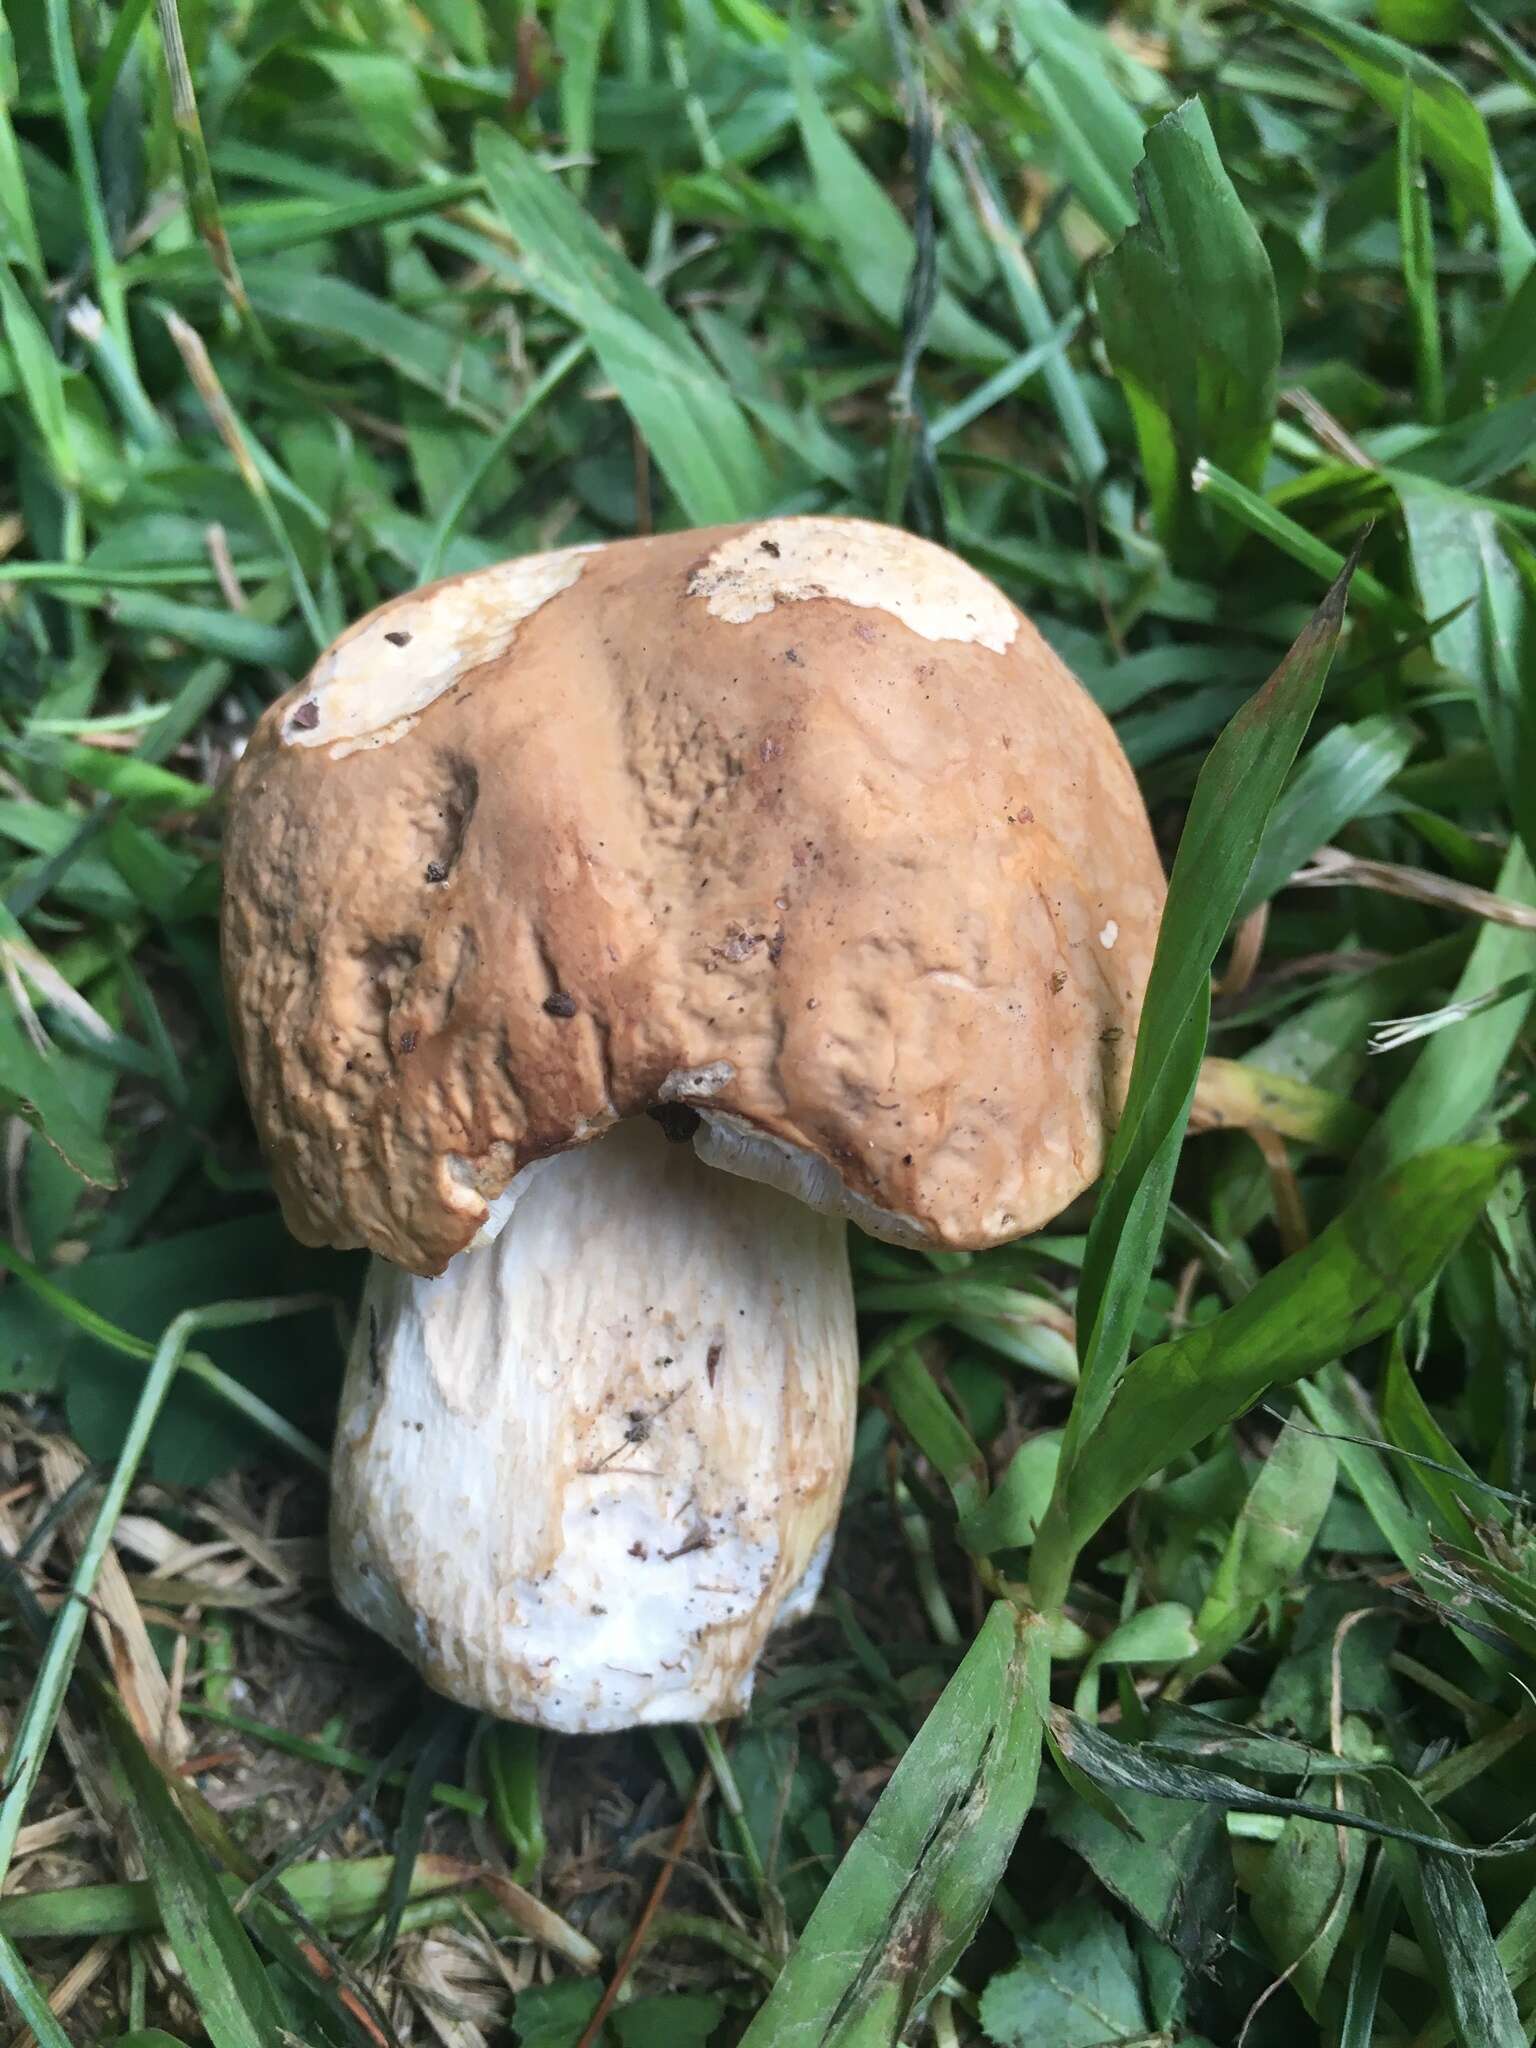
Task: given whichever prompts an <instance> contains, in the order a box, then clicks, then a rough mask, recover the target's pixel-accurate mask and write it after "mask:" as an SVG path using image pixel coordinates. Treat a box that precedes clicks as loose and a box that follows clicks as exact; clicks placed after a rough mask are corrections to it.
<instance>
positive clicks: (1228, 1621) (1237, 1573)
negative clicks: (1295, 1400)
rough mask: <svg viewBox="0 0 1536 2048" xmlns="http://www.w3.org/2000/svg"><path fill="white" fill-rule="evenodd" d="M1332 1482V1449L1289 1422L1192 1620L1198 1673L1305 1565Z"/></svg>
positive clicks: (1334, 1471) (1335, 1465)
mask: <svg viewBox="0 0 1536 2048" xmlns="http://www.w3.org/2000/svg"><path fill="white" fill-rule="evenodd" d="M1337 1477H1338V1459H1337V1457H1336V1456H1335V1454H1334V1449H1333V1446H1332V1445H1331V1444H1330V1443H1328V1442H1327V1441H1326V1440H1325V1439H1324V1438H1322V1437H1319V1436H1316V1435H1314V1434H1313V1433H1312V1432H1311V1431H1307V1430H1301V1429H1297V1428H1295V1427H1294V1426H1293V1425H1292V1424H1291V1423H1289V1422H1288V1423H1287V1424H1286V1426H1285V1428H1284V1429H1283V1430H1281V1432H1280V1435H1279V1436H1278V1437H1277V1438H1276V1440H1275V1443H1274V1445H1273V1447H1272V1449H1271V1450H1270V1453H1269V1455H1268V1457H1267V1458H1265V1460H1264V1462H1263V1464H1262V1465H1260V1467H1259V1470H1258V1474H1257V1476H1256V1478H1255V1479H1254V1482H1253V1485H1252V1487H1251V1489H1250V1490H1249V1494H1248V1498H1247V1500H1245V1501H1244V1503H1243V1506H1242V1511H1241V1513H1240V1514H1239V1515H1238V1517H1237V1520H1236V1521H1235V1522H1234V1523H1233V1524H1232V1530H1231V1534H1230V1535H1229V1536H1228V1538H1227V1542H1226V1547H1225V1548H1224V1550H1223V1552H1222V1556H1221V1562H1220V1563H1219V1564H1218V1565H1217V1567H1216V1573H1215V1576H1214V1577H1213V1578H1212V1580H1211V1584H1210V1589H1209V1591H1208V1592H1207V1593H1206V1596H1205V1599H1204V1601H1203V1602H1202V1604H1201V1608H1200V1612H1199V1614H1198V1615H1197V1616H1196V1617H1195V1634H1196V1636H1197V1637H1198V1639H1199V1644H1200V1650H1199V1658H1198V1663H1197V1667H1196V1668H1197V1669H1203V1668H1204V1667H1205V1666H1206V1665H1207V1664H1211V1663H1214V1662H1215V1661H1216V1659H1217V1658H1219V1657H1224V1656H1225V1655H1226V1653H1227V1651H1228V1650H1229V1649H1231V1648H1232V1646H1233V1644H1234V1643H1237V1642H1240V1641H1241V1640H1242V1638H1243V1636H1244V1635H1245V1634H1246V1633H1247V1631H1248V1628H1249V1627H1250V1625H1251V1624H1252V1622H1253V1620H1254V1618H1255V1616H1256V1615H1257V1614H1258V1612H1259V1609H1260V1608H1261V1607H1262V1606H1263V1604H1264V1602H1265V1601H1266V1600H1267V1599H1268V1598H1269V1597H1270V1595H1271V1594H1273V1593H1277V1592H1279V1590H1280V1589H1281V1587H1283V1586H1284V1585H1286V1584H1287V1583H1288V1582H1289V1581H1290V1580H1291V1578H1292V1577H1293V1576H1294V1574H1295V1573H1296V1572H1298V1571H1299V1570H1300V1569H1301V1567H1302V1565H1303V1564H1305V1562H1306V1559H1307V1554H1308V1552H1309V1551H1310V1550H1311V1548H1312V1543H1313V1540H1314V1538H1315V1537H1316V1535H1317V1532H1318V1529H1319V1527H1320V1526H1321V1524H1322V1519H1323V1516H1324V1515H1325V1514H1326V1513H1327V1512H1328V1503H1329V1502H1330V1501H1331V1500H1332V1499H1333V1489H1334V1483H1335V1481H1336V1479H1337Z"/></svg>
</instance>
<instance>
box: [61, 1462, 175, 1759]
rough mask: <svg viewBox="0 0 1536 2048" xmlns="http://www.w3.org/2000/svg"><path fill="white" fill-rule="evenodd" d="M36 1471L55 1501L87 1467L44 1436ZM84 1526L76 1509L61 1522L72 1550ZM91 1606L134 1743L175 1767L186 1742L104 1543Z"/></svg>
mask: <svg viewBox="0 0 1536 2048" xmlns="http://www.w3.org/2000/svg"><path fill="white" fill-rule="evenodd" d="M42 1470H43V1485H44V1487H45V1488H46V1490H47V1493H48V1497H49V1499H50V1500H55V1501H56V1500H58V1499H60V1498H61V1497H62V1496H63V1495H64V1494H65V1493H67V1492H68V1491H69V1489H70V1487H71V1486H73V1485H74V1484H75V1482H76V1481H77V1480H78V1479H79V1478H80V1477H81V1475H82V1474H83V1473H84V1472H85V1471H86V1470H87V1466H86V1461H85V1458H84V1456H83V1455H82V1454H81V1452H80V1451H79V1449H78V1448H77V1447H76V1446H75V1445H74V1444H73V1443H71V1442H70V1441H69V1440H68V1439H67V1438H64V1437H49V1438H47V1439H46V1440H45V1441H44V1444H43V1450H42ZM89 1526H90V1514H89V1510H88V1509H87V1508H86V1507H84V1506H82V1507H80V1508H78V1509H76V1510H75V1511H74V1512H73V1513H71V1514H70V1515H68V1516H67V1517H66V1518H65V1520H64V1523H63V1527H62V1531H61V1533H62V1535H63V1537H64V1540H65V1542H66V1543H67V1544H68V1545H69V1546H70V1547H71V1548H74V1547H75V1546H76V1545H78V1544H79V1543H80V1542H82V1541H83V1540H84V1537H85V1534H86V1531H87V1530H88V1528H89ZM92 1606H93V1608H94V1610H95V1613H94V1625H95V1628H96V1633H97V1636H98V1638H99V1639H100V1642H101V1647H102V1650H103V1652H104V1653H105V1655H106V1657H107V1659H108V1661H109V1663H110V1665H111V1668H112V1675H113V1678H114V1679H115V1681H116V1683H117V1688H118V1691H119V1692H120V1693H121V1694H122V1697H123V1704H124V1706H125V1707H126V1708H127V1710H128V1713H129V1715H130V1717H131V1719H132V1720H133V1723H134V1726H135V1728H136V1729H137V1731H138V1734H139V1738H140V1740H141V1741H142V1742H143V1743H144V1745H145V1747H146V1748H147V1749H149V1750H150V1751H152V1752H156V1751H157V1752H158V1753H159V1754H160V1755H162V1756H163V1757H164V1758H165V1759H166V1761H167V1762H168V1763H170V1764H172V1765H175V1764H177V1763H179V1762H180V1761H181V1759H182V1758H183V1757H184V1756H186V1755H187V1754H188V1752H189V1749H190V1747H191V1744H190V1738H189V1737H188V1734H187V1730H186V1728H185V1726H184V1725H183V1723H182V1721H181V1719H180V1717H179V1716H178V1715H177V1713H176V1711H175V1709H174V1707H173V1705H172V1702H171V1693H170V1687H169V1686H168V1684H167V1683H166V1678H165V1673H164V1672H163V1671H162V1670H161V1668H160V1659H159V1658H158V1657H157V1656H156V1654H155V1647H154V1644H153V1643H152V1642H151V1641H150V1639H149V1630H148V1629H147V1627H146V1626H145V1623H144V1616H143V1614H142V1613H141V1612H140V1610H139V1603H138V1602H137V1600H135V1598H134V1597H133V1591H132V1588H131V1587H130V1586H129V1584H128V1575H127V1573H126V1572H125V1571H124V1570H123V1566H122V1560H121V1559H120V1558H119V1557H118V1554H117V1551H116V1549H115V1548H114V1547H112V1546H110V1545H109V1546H108V1549H107V1552H106V1555H105V1557H104V1558H103V1559H102V1562H101V1570H100V1572H99V1573H98V1574H97V1578H96V1588H95V1593H94V1596H93V1600H92Z"/></svg>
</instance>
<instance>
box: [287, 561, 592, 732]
mask: <svg viewBox="0 0 1536 2048" xmlns="http://www.w3.org/2000/svg"><path fill="white" fill-rule="evenodd" d="M598 545H601V544H600V543H599V544H598ZM595 551H596V550H595V548H594V547H592V546H587V547H579V548H561V549H559V550H558V551H557V552H555V553H553V554H548V555H528V556H525V557H524V558H523V559H522V560H520V561H516V562H501V563H499V564H498V565H497V566H496V567H495V568H493V569H482V570H481V571H479V573H478V574H476V575H473V576H465V577H463V578H462V579H461V580H460V581H459V582H457V583H446V584H443V585H442V586H441V587H440V588H438V589H435V590H434V589H427V590H423V591H417V592H413V593H412V594H411V595H410V596H408V597H401V598H397V599H396V600H395V602H394V603H393V604H389V605H385V606H383V607H382V608H381V609H380V610H379V611H376V612H374V613H373V614H372V615H371V616H370V617H369V618H366V619H364V620H362V621H361V623H360V624H358V625H356V626H354V627H353V628H352V630H351V631H350V632H348V633H343V634H342V636H341V638H340V639H339V640H338V641H337V642H336V644H335V645H334V646H333V647H332V648H330V649H329V651H328V652H327V653H325V654H323V655H322V656H321V657H320V659H319V661H318V662H316V664H315V666H314V668H313V669H312V670H311V671H310V676H309V682H308V685H307V687H306V688H305V691H304V694H303V695H302V696H301V697H300V698H299V699H298V701H297V702H296V703H295V704H294V705H293V707H292V709H291V710H290V711H289V713H288V715H287V717H286V718H285V719H284V720H283V727H282V737H283V741H284V743H285V744H286V745H288V746H295V747H329V748H331V750H332V759H333V760H340V759H341V758H342V757H343V756H344V755H347V754H351V753H356V752H357V751H358V750H359V749H361V748H366V747H379V746H388V745H389V744H390V743H391V742H392V741H394V740H398V739H403V738H404V737H405V735H406V734H407V733H408V732H409V731H410V730H411V728H412V726H414V724H415V723H416V720H417V719H418V717H419V716H420V715H421V713H422V712H423V711H425V710H426V708H427V706H428V705H429V704H430V703H432V701H433V700H434V698H437V697H440V696H441V695H442V694H443V692H444V691H445V690H448V689H451V688H452V687H453V685H454V684H455V683H456V682H457V681H458V680H459V678H460V677H461V676H463V675H466V674H468V672H469V671H470V670H471V669H474V668H478V667H480V665H481V664H482V663H483V662H487V661H495V660H496V659H498V657H499V656H501V655H503V654H505V653H506V651H507V649H508V648H509V647H510V646H511V645H512V642H513V640H514V639H515V638H516V636H517V629H518V627H519V626H521V625H522V624H523V622H524V620H526V619H529V618H531V617H532V616H533V614H534V613H535V612H536V611H538V610H539V608H540V606H541V605H546V604H548V602H549V600H550V599H551V598H552V597H558V596H559V595H560V593H561V591H562V590H569V589H570V587H571V585H572V584H573V583H574V582H575V581H576V579H577V578H578V577H579V576H580V574H581V572H582V568H583V566H584V564H585V560H586V557H587V556H588V555H590V554H592V553H594V552H595Z"/></svg>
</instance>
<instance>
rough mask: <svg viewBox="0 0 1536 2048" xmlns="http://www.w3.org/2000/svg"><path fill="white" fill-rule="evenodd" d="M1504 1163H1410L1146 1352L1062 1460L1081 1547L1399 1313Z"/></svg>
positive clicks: (1071, 1521)
mask: <svg viewBox="0 0 1536 2048" xmlns="http://www.w3.org/2000/svg"><path fill="white" fill-rule="evenodd" d="M1508 1160H1509V1155H1508V1153H1507V1152H1506V1151H1504V1150H1503V1149H1501V1148H1500V1147H1497V1146H1492V1145H1487V1146H1465V1147H1455V1146H1453V1147H1447V1148H1445V1149H1442V1150H1440V1151H1437V1152H1427V1153H1424V1154H1423V1155H1422V1156H1420V1157H1419V1158H1416V1159H1412V1160H1410V1161H1409V1162H1408V1163H1407V1164H1406V1165H1404V1166H1402V1167H1399V1168H1398V1169H1397V1170H1396V1171H1395V1172H1394V1173H1392V1174H1390V1175H1389V1176H1388V1177H1387V1178H1386V1179H1385V1180H1382V1181H1379V1182H1377V1183H1376V1184H1374V1185H1373V1186H1372V1187H1370V1188H1368V1189H1367V1190H1366V1191H1365V1193H1363V1194H1362V1195H1361V1196H1360V1197H1359V1198H1358V1199H1357V1200H1356V1201H1354V1202H1353V1203H1351V1204H1350V1206H1349V1207H1348V1208H1347V1209H1345V1210H1344V1211H1343V1213H1342V1214H1341V1215H1340V1216H1338V1217H1337V1218H1336V1219H1335V1221H1334V1222H1333V1223H1331V1224H1330V1225H1329V1226H1328V1228H1327V1229H1326V1230H1325V1231H1324V1232H1323V1233H1322V1235H1321V1236H1320V1237H1318V1238H1317V1239H1316V1241H1315V1242H1314V1243H1313V1244H1311V1245H1310V1246H1308V1248H1307V1249H1306V1250H1305V1251H1303V1252H1298V1253H1296V1254H1295V1255H1294V1256H1293V1257H1292V1258H1289V1259H1287V1260H1286V1261H1285V1262H1284V1263H1283V1264H1282V1265H1280V1266H1277V1267H1276V1268H1275V1269H1274V1270H1273V1271H1272V1272H1270V1273H1267V1274H1266V1275H1265V1276H1264V1278H1263V1279H1262V1280H1261V1281H1260V1282H1259V1283H1258V1285H1257V1286H1256V1287H1255V1288H1254V1289H1253V1290H1252V1292H1251V1293H1249V1294H1247V1295H1246V1296H1245V1297H1244V1298H1243V1300H1242V1301H1240V1302H1239V1303H1238V1304H1237V1306H1236V1307H1235V1308H1229V1309H1228V1310H1226V1311H1225V1313H1224V1314H1222V1315H1220V1316H1217V1317H1216V1319H1215V1320H1214V1321H1213V1322H1210V1323H1206V1324H1204V1325H1202V1326H1201V1327H1200V1328H1199V1329H1196V1330H1191V1331H1189V1332H1187V1333H1186V1334H1185V1335H1184V1336H1182V1337H1175V1338H1173V1339H1171V1340H1170V1341H1169V1342H1167V1343H1164V1344H1159V1345H1157V1346H1155V1347H1154V1348H1153V1349H1152V1350H1151V1351H1144V1352H1143V1353H1142V1354H1141V1356H1140V1357H1139V1358H1138V1359H1137V1360H1136V1361H1135V1363H1134V1364H1133V1365H1131V1366H1130V1367H1128V1368H1127V1370H1126V1372H1125V1373H1124V1375H1123V1376H1122V1378H1121V1380H1120V1383H1119V1385H1118V1387H1117V1388H1116V1389H1115V1392H1114V1395H1113V1398H1112V1399H1111V1401H1110V1403H1109V1405H1108V1407H1107V1409H1106V1410H1105V1412H1104V1414H1103V1418H1102V1420H1101V1421H1100V1422H1099V1424H1098V1427H1097V1428H1096V1429H1095V1430H1094V1432H1093V1434H1092V1435H1091V1436H1090V1437H1089V1438H1088V1439H1087V1441H1086V1442H1085V1443H1084V1444H1083V1446H1082V1449H1081V1452H1080V1453H1079V1455H1078V1456H1077V1458H1076V1459H1075V1461H1074V1463H1073V1464H1072V1466H1071V1467H1070V1468H1069V1467H1067V1466H1066V1465H1065V1464H1064V1465H1063V1471H1062V1480H1061V1482H1060V1486H1059V1493H1060V1495H1061V1499H1062V1508H1063V1513H1064V1518H1065V1521H1066V1524H1067V1529H1068V1532H1069V1540H1070V1543H1071V1546H1072V1547H1073V1548H1074V1549H1078V1548H1081V1546H1082V1545H1083V1544H1084V1543H1086V1542H1087V1540H1088V1538H1089V1537H1090V1536H1092V1535H1093V1534H1094V1532H1095V1531H1096V1530H1097V1529H1099V1528H1100V1527H1101V1526H1102V1524H1103V1523H1104V1522H1105V1521H1106V1520H1107V1519H1108V1518H1109V1516H1110V1515H1111V1514H1113V1513H1114V1511H1115V1509H1116V1508H1117V1507H1118V1506H1119V1505H1120V1503H1121V1502H1122V1501H1123V1500H1125V1499H1126V1498H1127V1497H1128V1496H1129V1495H1130V1494H1131V1493H1132V1492H1133V1491H1134V1490H1135V1488H1136V1487H1138V1486H1140V1485H1141V1484H1142V1483H1143V1482H1144V1481H1145V1480H1147V1479H1149V1478H1150V1477H1151V1476H1152V1474H1153V1473H1154V1472H1156V1471H1158V1470H1159V1469H1160V1468H1161V1467H1162V1466H1164V1465H1166V1464H1167V1463H1168V1462H1169V1461H1170V1460H1171V1459H1172V1458H1175V1457H1177V1456H1178V1455H1179V1454H1180V1453H1181V1452H1183V1451H1186V1450H1189V1449H1191V1448H1193V1446H1194V1445H1195V1444H1197V1443H1199V1442H1200V1441H1201V1439H1202V1438H1203V1437H1206V1436H1208V1435H1209V1434H1210V1433H1211V1431H1212V1430H1214V1429H1218V1428H1220V1427H1221V1425H1222V1424H1223V1423H1226V1422H1231V1421H1233V1420H1234V1419H1235V1418H1236V1417H1237V1416H1239V1415H1241V1414H1242V1412H1243V1410H1244V1409H1245V1408H1248V1407H1250V1406H1251V1405H1252V1403H1253V1402H1254V1401H1256V1400H1258V1399H1259V1397H1260V1396H1261V1395H1262V1394H1264V1393H1265V1392H1266V1391H1267V1390H1268V1389H1269V1388H1271V1387H1274V1386H1279V1385H1283V1384H1285V1383H1286V1382H1288V1381H1290V1380H1294V1379H1298V1378H1300V1377H1301V1375H1302V1374H1303V1373H1307V1372H1311V1371H1313V1370H1315V1369H1316V1368H1317V1367H1318V1366H1320V1365H1324V1364H1326V1363H1327V1362H1328V1360H1329V1359H1331V1358H1333V1357H1335V1356H1337V1355H1338V1354H1339V1353H1340V1352H1342V1351H1345V1350H1348V1349H1352V1348H1353V1347H1354V1346H1356V1345H1359V1344H1363V1343H1366V1342H1368V1341H1369V1340H1370V1338H1372V1337H1373V1336H1377V1335H1379V1334H1380V1333H1381V1332H1382V1331H1383V1330H1388V1329H1391V1328H1393V1327H1394V1326H1395V1325H1396V1324H1397V1323H1398V1322H1400V1321H1401V1319H1402V1318H1403V1316H1405V1315H1406V1314H1407V1313H1408V1310H1409V1308H1410V1307H1411V1306H1412V1304H1413V1302H1414V1300H1415V1298H1416V1297H1417V1296H1418V1295H1419V1294H1420V1293H1422V1291H1423V1290H1424V1288H1425V1287H1427V1286H1428V1285H1429V1283H1430V1281H1431V1280H1433V1279H1434V1277H1435V1275H1436V1274H1437V1273H1438V1272H1439V1270H1440V1268H1441V1266H1442V1265H1443V1264H1444V1263H1445V1261H1446V1259H1447V1258H1448V1257H1449V1256H1450V1254H1451V1252H1452V1251H1454V1250H1455V1248H1456V1246H1457V1245H1458V1244H1459V1243H1460V1242H1461V1239H1462V1238H1463V1237H1464V1236H1465V1235H1466V1233H1467V1231H1468V1230H1470V1229H1471V1227H1472V1225H1473V1223H1474V1222H1475V1221H1476V1219H1477V1217H1478V1215H1479V1214H1480V1213H1481V1211H1482V1209H1483V1207H1484V1205H1485V1204H1486V1202H1487V1201H1488V1198H1489V1196H1490V1195H1491V1194H1492V1192H1493V1189H1494V1187H1495V1186H1496V1185H1497V1182H1498V1179H1499V1176H1500V1174H1501V1173H1502V1172H1503V1171H1504V1169H1505V1167H1506V1166H1507V1165H1508ZM1043 1534H1044V1532H1043V1531H1042V1537H1043ZM1037 1547H1038V1546H1037Z"/></svg>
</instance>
